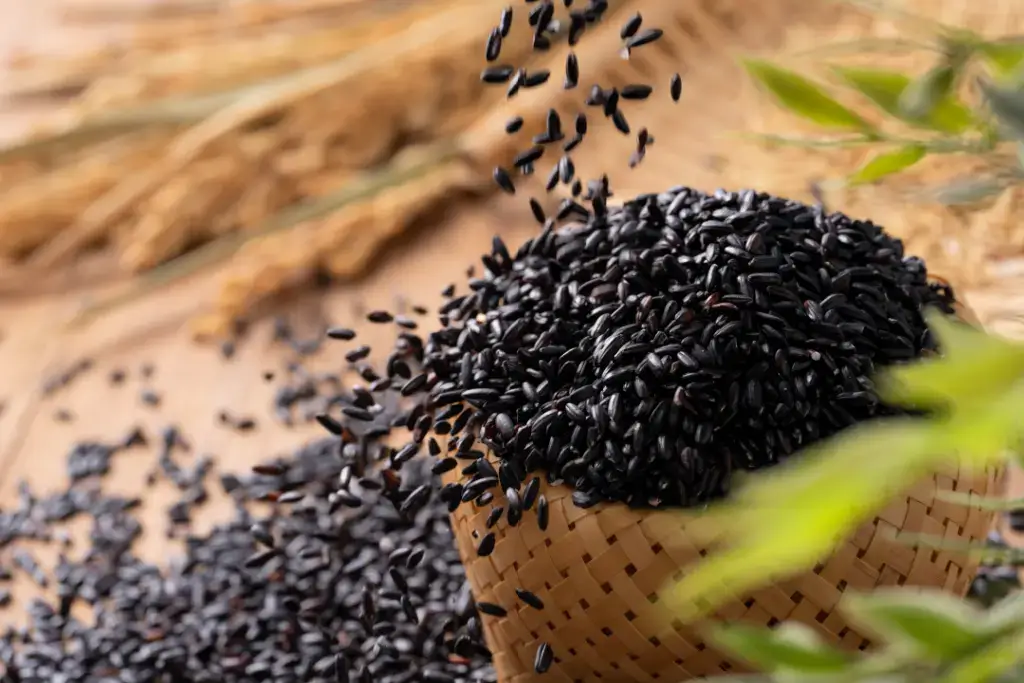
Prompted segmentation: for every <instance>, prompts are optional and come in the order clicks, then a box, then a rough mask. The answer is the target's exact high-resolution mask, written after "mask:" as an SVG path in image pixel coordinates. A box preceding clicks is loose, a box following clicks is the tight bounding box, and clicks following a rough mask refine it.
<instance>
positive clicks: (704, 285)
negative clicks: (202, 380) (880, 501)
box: [424, 187, 953, 507]
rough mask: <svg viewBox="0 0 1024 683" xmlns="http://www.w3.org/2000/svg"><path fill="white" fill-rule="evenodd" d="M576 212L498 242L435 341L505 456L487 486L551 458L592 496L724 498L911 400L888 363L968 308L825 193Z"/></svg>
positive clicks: (465, 448) (484, 434) (446, 392)
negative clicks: (937, 314) (737, 483)
mask: <svg viewBox="0 0 1024 683" xmlns="http://www.w3.org/2000/svg"><path fill="white" fill-rule="evenodd" d="M595 199H596V200H600V199H601V195H595ZM562 218H565V219H567V220H564V221H561V222H556V221H555V220H553V219H552V220H548V221H546V222H545V226H544V228H543V230H542V231H541V232H540V234H539V235H538V236H537V237H535V238H533V239H531V240H529V241H527V242H526V243H525V244H524V245H523V246H522V247H520V248H519V250H518V251H517V252H516V253H515V254H514V255H512V254H511V253H509V251H508V249H507V248H506V247H505V245H504V244H502V243H501V242H500V240H497V239H496V240H495V242H494V248H493V251H492V252H491V254H489V255H487V256H485V257H484V258H483V265H484V273H483V276H482V277H479V278H476V279H473V280H471V282H470V289H471V292H470V293H469V294H466V295H463V296H458V297H455V298H452V299H450V300H449V301H448V303H447V304H446V305H445V306H444V307H443V309H442V314H443V317H444V318H445V319H446V320H447V322H448V325H447V327H445V328H443V329H441V330H440V331H438V332H436V333H434V334H432V335H431V336H430V338H429V339H428V343H427V348H426V358H425V361H424V363H425V366H426V367H427V368H429V370H430V377H429V381H427V383H426V386H427V388H428V389H429V403H430V405H431V406H434V407H438V408H444V409H445V410H446V414H450V413H451V412H452V410H449V409H448V407H449V406H453V407H454V406H463V405H464V406H465V407H466V408H465V411H464V412H461V411H460V412H459V413H458V415H459V417H458V420H459V421H461V422H464V423H465V422H466V421H469V420H472V421H473V422H475V423H476V424H479V425H480V429H479V441H480V443H482V444H484V445H485V446H487V447H488V448H490V449H491V450H492V451H493V452H494V453H495V454H496V455H497V456H498V457H499V458H500V459H501V466H500V468H499V471H498V472H497V473H491V472H489V471H485V470H486V468H484V467H481V468H480V470H481V471H480V472H478V473H477V474H476V476H475V478H473V479H472V480H471V481H470V482H469V483H467V484H466V485H465V489H464V490H465V491H466V492H467V495H469V494H470V492H472V495H469V497H470V499H473V498H476V497H477V496H479V495H481V494H484V493H485V492H486V491H488V490H489V489H490V488H491V487H492V486H495V485H498V483H499V482H500V484H501V487H502V489H509V488H511V489H513V491H515V490H518V489H519V487H520V486H521V485H522V484H523V483H525V482H526V478H527V475H528V474H529V473H531V472H545V473H546V476H547V477H548V479H549V481H552V482H556V481H558V482H565V483H566V484H568V485H570V486H572V487H573V488H574V489H575V495H574V500H575V502H576V503H577V504H578V505H580V506H584V507H586V506H589V505H591V504H593V503H596V502H599V501H622V502H625V503H628V504H630V505H634V506H675V505H682V506H689V505H694V504H697V503H701V502H703V501H706V500H709V499H712V498H715V497H718V496H720V495H722V494H723V493H725V492H726V490H727V487H728V480H729V476H730V473H732V472H734V471H737V470H752V469H757V468H761V467H765V466H768V465H772V464H774V463H777V462H779V461H780V460H783V459H785V458H786V457H787V456H789V455H790V454H791V453H793V452H794V451H795V450H796V449H799V448H801V447H802V446H806V445H807V444H810V443H812V442H814V441H816V440H818V439H820V438H823V437H826V436H828V435H830V434H833V433H835V432H837V431H839V430H841V429H843V428H845V427H848V426H850V425H852V424H854V423H857V422H861V421H863V420H867V419H870V418H873V417H877V416H882V415H891V414H894V412H895V411H894V409H892V408H890V407H887V406H885V405H882V404H880V403H879V401H878V399H877V397H876V395H875V393H874V390H873V385H872V382H871V379H870V378H871V376H872V374H873V373H874V372H875V370H876V369H877V368H878V367H880V366H884V365H888V364H891V363H896V362H900V361H906V360H910V359H913V358H916V357H918V356H920V355H921V354H922V353H925V352H927V351H931V350H934V349H935V344H934V340H933V339H932V337H931V335H930V334H929V331H928V329H927V326H926V325H925V322H924V319H923V317H922V310H923V309H924V308H925V307H927V306H937V307H939V308H941V309H942V310H944V311H946V312H947V313H951V312H952V303H953V295H952V292H951V291H950V290H949V288H948V287H946V286H945V285H940V284H934V283H930V282H929V281H928V278H927V272H926V269H925V266H924V264H923V263H922V262H921V261H920V260H918V259H916V258H914V257H908V256H906V255H905V254H904V252H903V245H902V244H901V243H900V242H899V241H898V240H895V239H893V238H891V237H889V236H888V235H886V233H885V232H884V231H883V230H882V229H881V228H880V227H878V226H876V225H874V224H872V223H870V222H866V221H858V220H854V219H851V218H849V217H847V216H845V215H843V214H840V213H831V214H830V213H826V212H825V211H824V210H823V209H821V208H820V207H812V206H807V205H803V204H800V203H798V202H794V201H789V200H785V199H780V198H777V197H772V196H769V195H766V194H759V193H757V192H753V191H743V192H725V191H718V192H716V193H714V194H710V195H709V194H704V193H701V192H697V191H695V190H692V189H688V188H682V187H677V188H673V189H671V190H669V191H667V192H664V193H661V194H652V195H647V196H643V197H638V198H636V199H634V200H631V201H628V202H626V203H625V205H624V206H622V207H621V208H612V207H607V206H606V205H605V204H604V202H603V200H600V201H594V202H593V203H592V206H591V208H590V209H587V208H584V207H583V206H582V205H579V204H575V203H571V204H570V205H569V206H568V208H567V209H566V210H565V211H564V212H563V216H562ZM468 413H472V414H473V416H472V417H469V416H468V415H467V414H468ZM447 419H450V417H448V418H447ZM443 422H444V420H439V421H438V422H437V423H435V425H434V428H435V429H437V428H438V427H439V426H441V424H442V423H443ZM474 438H477V437H475V436H473V435H468V434H467V435H464V436H462V437H460V438H459V439H458V440H457V441H456V443H455V444H454V446H455V449H456V451H457V453H458V454H463V455H464V454H466V453H470V452H472V449H471V445H472V443H473V440H474ZM488 484H490V485H488ZM464 497H465V496H464Z"/></svg>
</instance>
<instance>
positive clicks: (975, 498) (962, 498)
mask: <svg viewBox="0 0 1024 683" xmlns="http://www.w3.org/2000/svg"><path fill="white" fill-rule="evenodd" d="M935 497H936V498H939V499H941V500H945V501H948V502H950V503H955V504H957V505H966V506H970V507H976V508H978V509H980V510H995V511H1002V512H1005V511H1009V510H1016V509H1017V508H1024V498H987V497H984V496H979V495H978V494H976V493H961V492H959V491H938V492H936V494H935Z"/></svg>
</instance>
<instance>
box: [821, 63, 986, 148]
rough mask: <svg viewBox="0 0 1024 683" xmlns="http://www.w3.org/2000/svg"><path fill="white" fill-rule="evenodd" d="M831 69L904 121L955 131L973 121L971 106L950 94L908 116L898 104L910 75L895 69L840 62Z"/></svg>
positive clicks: (855, 88)
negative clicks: (925, 111)
mask: <svg viewBox="0 0 1024 683" xmlns="http://www.w3.org/2000/svg"><path fill="white" fill-rule="evenodd" d="M832 71H833V73H835V74H836V75H837V76H838V77H839V78H840V79H842V80H843V81H844V82H845V83H846V84H847V85H849V86H850V87H851V88H853V89H854V90H856V91H857V92H859V93H860V94H861V95H863V96H864V97H867V98H868V99H869V100H871V101H872V102H873V103H874V104H875V106H877V107H878V108H879V109H881V110H882V111H884V112H885V113H887V114H889V115H890V116H895V117H896V118H898V119H900V120H902V121H904V122H906V123H909V124H912V125H915V126H920V127H925V128H929V129H931V130H937V131H942V132H944V133H954V134H955V133H962V132H964V131H965V130H967V129H968V128H970V127H971V125H972V124H973V123H974V116H973V115H972V114H971V110H970V109H968V108H967V106H966V105H964V104H962V103H961V102H959V101H957V100H956V99H954V98H953V97H952V96H947V97H945V98H941V99H940V100H939V101H937V102H935V104H934V106H933V107H932V108H931V110H930V111H929V113H928V114H927V116H925V117H923V118H914V117H908V116H907V114H906V113H905V112H904V111H903V109H902V108H901V106H900V98H901V97H903V93H904V92H905V91H906V90H907V89H908V87H910V85H911V79H910V77H909V76H906V75H904V74H901V73H899V72H897V71H889V70H887V69H872V68H867V67H839V66H837V67H832Z"/></svg>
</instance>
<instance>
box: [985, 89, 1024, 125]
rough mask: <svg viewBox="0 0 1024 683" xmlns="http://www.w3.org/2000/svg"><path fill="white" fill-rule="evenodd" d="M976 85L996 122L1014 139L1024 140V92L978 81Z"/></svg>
mask: <svg viewBox="0 0 1024 683" xmlns="http://www.w3.org/2000/svg"><path fill="white" fill-rule="evenodd" d="M978 85H979V87H980V88H981V92H982V94H983V95H984V96H985V101H986V102H987V103H988V106H989V108H990V109H991V110H992V113H993V114H994V115H995V117H996V120H997V121H998V122H999V123H1000V124H1001V125H1002V127H1003V128H1004V129H1006V131H1007V132H1008V133H1010V135H1012V136H1013V137H1014V138H1016V139H1018V140H1020V139H1024V91H1022V90H1021V89H1019V88H1018V89H1010V88H1002V87H999V86H996V85H992V84H991V83H988V82H987V81H984V80H979V81H978Z"/></svg>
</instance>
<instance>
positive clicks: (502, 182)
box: [493, 166, 516, 194]
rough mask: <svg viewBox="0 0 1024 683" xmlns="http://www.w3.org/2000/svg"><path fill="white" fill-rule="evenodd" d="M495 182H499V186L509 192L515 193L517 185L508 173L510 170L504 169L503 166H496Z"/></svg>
mask: <svg viewBox="0 0 1024 683" xmlns="http://www.w3.org/2000/svg"><path fill="white" fill-rule="evenodd" d="M493 175H494V182H495V183H497V185H498V187H500V188H501V189H502V191H504V192H505V193H507V194H515V193H516V186H515V183H513V182H512V176H510V175H509V174H508V171H506V170H505V169H503V168H502V167H501V166H495V168H494V174H493Z"/></svg>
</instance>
